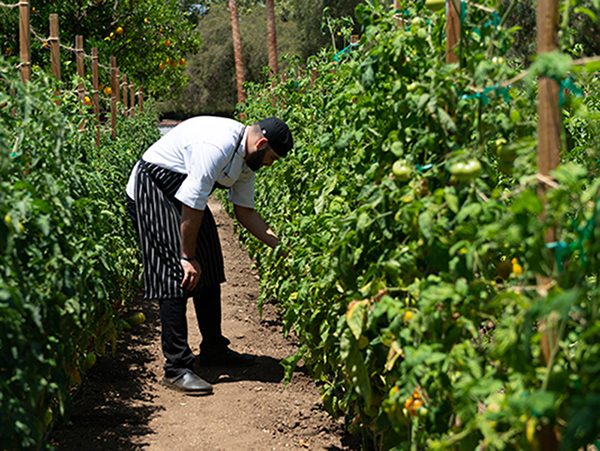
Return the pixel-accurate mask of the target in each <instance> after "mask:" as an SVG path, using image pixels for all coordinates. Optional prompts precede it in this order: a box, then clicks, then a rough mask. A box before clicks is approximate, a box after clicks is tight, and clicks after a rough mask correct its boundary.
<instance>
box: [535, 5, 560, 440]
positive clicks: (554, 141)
mask: <svg viewBox="0 0 600 451" xmlns="http://www.w3.org/2000/svg"><path fill="white" fill-rule="evenodd" d="M537 33H538V35H537V38H538V41H537V44H538V54H541V53H546V52H552V51H553V50H557V49H558V0H538V6H537ZM559 89H560V87H559V85H558V83H557V82H556V81H555V80H553V79H551V78H549V77H545V76H542V77H540V79H539V81H538V96H539V99H538V155H537V157H538V171H539V173H540V174H541V175H545V176H547V175H549V174H550V171H552V170H553V169H555V168H556V167H557V166H558V164H559V162H560V108H559V106H558V102H559ZM547 189H548V187H547V186H546V185H544V184H540V185H539V186H538V195H539V196H540V197H541V199H542V202H543V203H544V210H545V209H546V206H545V205H546V199H545V197H546V191H547ZM542 217H545V212H544V213H542ZM555 240H556V230H555V229H554V228H551V229H549V230H548V231H547V232H546V235H545V236H544V241H545V242H546V243H549V242H553V241H555ZM548 282H549V280H548V279H547V278H542V277H539V278H538V285H539V286H540V287H541V288H540V291H541V293H540V294H541V295H542V296H545V295H546V293H545V287H546V286H547V284H548ZM539 328H540V331H541V332H542V340H541V348H542V354H543V355H544V359H545V361H546V364H547V363H548V362H549V361H550V359H551V354H552V352H553V349H554V348H555V347H556V346H557V345H558V344H557V343H556V338H557V337H556V333H555V332H554V330H553V329H550V330H549V326H548V322H547V321H546V319H542V320H541V321H540V324H539ZM550 336H552V337H553V339H552V342H550ZM539 441H540V449H543V450H545V451H546V450H547V451H555V450H558V449H559V443H558V439H557V436H556V433H555V431H554V429H553V427H552V426H551V425H545V426H542V428H541V430H540V433H539Z"/></svg>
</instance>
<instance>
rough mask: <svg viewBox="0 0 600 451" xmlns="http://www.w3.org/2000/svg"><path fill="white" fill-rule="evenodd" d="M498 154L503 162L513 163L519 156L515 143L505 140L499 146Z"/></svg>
mask: <svg viewBox="0 0 600 451" xmlns="http://www.w3.org/2000/svg"><path fill="white" fill-rule="evenodd" d="M503 141H504V140H503ZM496 142H498V141H496ZM496 154H497V155H498V158H499V159H500V161H502V162H503V163H512V162H513V161H515V158H517V149H516V147H515V146H514V145H510V144H506V142H505V143H503V144H501V145H500V146H498V147H497V150H496Z"/></svg>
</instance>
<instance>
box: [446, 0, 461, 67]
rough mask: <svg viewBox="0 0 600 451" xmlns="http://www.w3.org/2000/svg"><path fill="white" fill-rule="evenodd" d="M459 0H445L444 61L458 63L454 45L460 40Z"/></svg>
mask: <svg viewBox="0 0 600 451" xmlns="http://www.w3.org/2000/svg"><path fill="white" fill-rule="evenodd" d="M460 3H461V2H460V0H446V15H447V17H446V62H447V63H449V64H450V63H458V56H456V51H455V47H456V46H457V45H458V43H459V42H460Z"/></svg>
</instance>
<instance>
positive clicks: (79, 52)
mask: <svg viewBox="0 0 600 451" xmlns="http://www.w3.org/2000/svg"><path fill="white" fill-rule="evenodd" d="M75 55H76V59H77V75H78V76H79V78H80V79H81V81H80V82H79V85H78V86H77V93H78V95H79V101H80V102H81V103H82V104H84V103H85V88H84V86H83V77H84V68H83V36H75ZM84 129H85V120H82V121H81V122H80V123H79V131H83V130H84Z"/></svg>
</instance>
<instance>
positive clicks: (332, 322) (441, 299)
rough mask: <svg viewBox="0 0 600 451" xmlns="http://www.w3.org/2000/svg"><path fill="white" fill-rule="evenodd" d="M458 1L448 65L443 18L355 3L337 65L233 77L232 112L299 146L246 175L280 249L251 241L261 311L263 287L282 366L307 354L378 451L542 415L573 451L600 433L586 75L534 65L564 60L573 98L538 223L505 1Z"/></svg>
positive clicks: (523, 94) (496, 433) (520, 439)
mask: <svg viewBox="0 0 600 451" xmlns="http://www.w3.org/2000/svg"><path fill="white" fill-rule="evenodd" d="M415 3H416V4H415ZM463 5H464V4H463ZM489 6H491V7H498V5H497V4H494V5H489ZM465 8H466V10H465V16H464V18H463V23H462V26H463V33H462V40H461V45H460V48H458V49H457V52H458V56H459V63H458V64H447V63H446V60H445V54H446V48H445V41H444V32H445V20H444V17H443V15H442V14H441V13H431V12H429V11H428V10H427V9H425V8H422V7H420V6H419V2H401V8H400V13H401V14H400V18H401V19H402V20H401V26H398V25H397V24H398V23H399V21H398V20H397V19H398V16H396V17H395V18H394V17H392V14H391V13H390V11H389V9H388V8H387V7H386V6H385V5H383V4H381V3H379V2H365V4H363V5H360V6H359V7H358V9H357V17H358V18H359V19H360V20H361V26H362V35H361V40H360V44H359V46H358V47H356V48H354V49H353V50H352V51H351V52H349V53H348V54H346V55H345V56H344V58H343V60H341V61H339V62H338V61H337V60H336V59H334V58H333V55H331V54H329V53H327V52H322V53H321V54H320V55H318V56H317V57H315V58H312V59H310V60H309V61H308V62H307V64H306V68H304V67H300V66H298V67H295V68H294V67H291V68H290V72H289V74H288V77H287V78H286V81H285V82H283V83H281V84H279V85H278V86H276V87H275V89H273V90H272V91H270V90H269V87H265V86H261V85H254V84H248V85H247V88H248V100H247V103H246V104H245V105H243V106H240V112H244V113H245V114H246V115H247V117H248V121H249V122H252V121H254V120H258V119H260V118H261V117H264V116H268V115H271V114H276V115H278V116H281V117H283V118H284V119H286V120H287V122H288V123H289V124H290V125H291V127H292V128H293V132H294V135H295V141H296V146H295V149H294V152H293V155H291V156H289V157H288V158H286V159H283V160H282V161H279V162H277V163H276V164H275V165H274V166H273V167H272V168H270V170H269V171H265V172H264V173H262V174H259V175H258V176H257V179H258V180H257V187H258V188H257V197H258V199H257V208H259V209H260V211H261V214H263V215H264V216H265V217H266V218H267V220H268V221H269V223H271V224H273V225H274V227H275V229H276V230H277V231H278V233H279V234H280V235H281V236H282V237H283V243H282V246H284V247H288V248H289V249H291V252H289V253H288V257H287V258H285V259H279V258H278V257H277V255H278V254H277V253H276V252H275V253H274V252H270V251H268V250H265V249H264V248H262V247H260V246H258V245H257V244H256V243H255V242H253V241H248V246H249V250H250V252H251V254H252V255H253V256H254V257H255V259H256V261H257V264H258V266H259V268H260V270H261V285H262V289H263V292H262V294H261V299H260V300H259V307H260V303H261V302H264V300H265V299H266V298H267V297H268V296H273V297H275V298H276V299H277V300H278V303H279V306H280V308H281V312H282V317H283V320H284V325H285V329H286V330H287V331H289V330H291V329H293V330H294V331H295V333H296V334H297V336H298V337H299V338H300V340H301V343H302V347H301V348H300V350H299V352H298V353H297V354H296V355H294V356H290V357H289V358H288V359H286V361H285V362H284V364H285V366H286V368H287V370H288V375H289V374H291V373H290V371H291V370H292V369H293V367H294V366H295V364H296V363H297V362H298V361H299V360H300V359H301V358H302V359H304V361H305V363H306V365H307V366H308V367H309V368H310V370H311V372H312V374H313V376H314V377H315V379H316V380H317V381H319V382H320V383H321V384H322V388H323V401H324V405H325V407H326V408H327V409H328V411H329V412H330V413H331V414H332V415H336V416H337V415H340V414H342V415H344V416H345V417H346V419H347V421H348V424H349V425H351V426H352V428H354V429H356V428H358V429H360V430H361V431H362V433H363V434H364V437H365V440H366V441H367V442H369V441H370V442H372V443H374V444H376V446H379V447H381V448H382V449H392V448H394V449H477V448H478V447H482V446H484V447H486V449H532V447H533V446H534V445H532V443H534V440H532V438H535V435H536V431H538V430H539V428H540V427H542V426H543V425H551V426H552V427H554V428H556V429H557V430H558V431H560V433H561V437H562V441H563V446H564V447H565V449H576V448H577V447H578V446H583V445H585V444H587V443H591V442H593V440H595V439H596V437H595V434H596V431H597V430H598V428H599V426H600V423H599V422H600V416H599V413H598V410H597V405H598V404H597V403H598V400H599V399H600V387H599V386H598V382H597V381H598V380H599V379H598V376H600V374H599V370H598V368H600V366H598V362H599V360H598V357H597V353H595V350H597V349H598V346H600V342H599V334H598V333H597V322H598V308H597V296H598V285H597V280H598V272H599V271H600V266H599V265H598V259H597V255H598V247H597V246H598V244H597V243H598V240H600V235H598V231H597V230H598V229H597V224H599V222H597V221H600V217H598V216H597V215H598V213H597V212H598V209H599V208H600V203H599V201H598V190H599V188H600V182H599V181H598V178H597V171H598V164H597V160H598V156H599V150H600V146H599V145H598V141H597V135H595V133H594V130H597V127H598V124H599V123H598V121H597V117H598V116H597V112H598V110H599V108H598V107H599V105H598V102H597V100H596V99H597V96H596V92H597V85H595V84H594V80H596V77H595V75H594V72H593V71H594V70H595V68H594V67H592V66H591V65H590V66H587V67H581V68H577V67H574V66H572V65H571V62H570V59H568V58H567V59H566V60H565V58H563V57H557V58H555V59H551V58H549V59H547V60H541V61H539V62H538V63H536V64H538V66H537V67H538V69H535V68H534V69H532V73H534V72H535V71H536V70H537V71H538V72H537V73H538V74H539V73H553V74H555V75H554V76H555V77H556V78H558V79H559V80H560V79H566V78H565V77H566V76H567V72H568V71H571V72H572V74H573V76H574V77H577V83H578V86H579V88H578V89H580V90H581V91H582V92H583V93H584V95H583V96H582V97H581V98H579V97H575V96H569V97H568V98H567V99H566V100H565V109H564V114H563V123H564V126H565V129H566V130H568V131H569V139H570V140H571V141H570V143H569V145H570V147H569V151H568V152H565V153H564V155H563V156H562V158H563V160H562V162H563V164H562V165H561V166H560V167H559V168H558V169H557V170H556V171H555V172H554V173H553V177H554V178H555V180H556V183H554V184H552V186H551V187H550V188H549V190H548V191H547V193H546V197H545V200H546V201H547V202H548V207H547V209H546V215H545V216H543V215H541V214H542V212H543V211H544V207H543V202H542V199H541V198H540V197H539V194H538V188H537V184H538V181H537V177H536V172H537V169H536V163H537V160H536V140H535V139H534V138H532V137H535V136H536V133H537V126H536V107H537V101H536V98H535V89H533V88H534V81H533V77H530V79H531V81H528V84H525V85H522V84H521V85H519V84H512V85H508V84H506V83H505V82H506V81H507V80H509V79H511V78H512V77H514V76H515V75H516V74H517V72H518V71H520V70H522V68H521V66H520V63H519V62H518V61H512V60H510V59H509V58H508V57H507V56H506V52H507V51H508V49H509V48H510V45H511V43H512V38H511V36H512V34H511V33H512V32H513V31H514V30H508V29H505V28H503V27H502V24H501V22H500V16H501V15H502V13H503V12H504V11H502V10H498V11H496V12H495V13H490V12H488V11H484V10H482V9H479V8H476V7H471V6H468V5H465ZM312 70H315V71H316V74H317V78H316V80H315V81H314V82H313V81H311V77H310V71H312ZM539 71H541V72H539ZM530 79H528V80H530ZM503 83H504V84H505V85H506V86H504V84H503ZM273 97H274V98H275V104H273V102H272V99H273ZM584 149H586V150H585V151H584ZM398 161H400V163H398ZM404 162H406V163H404ZM409 162H410V167H411V168H412V171H411V173H410V177H408V178H406V172H408V171H405V170H404V169H406V168H407V167H408V164H409ZM394 165H396V172H399V169H400V168H401V167H402V168H403V171H402V173H401V177H402V178H403V179H406V180H402V183H397V182H396V181H395V180H394V178H393V177H390V174H394V172H395V171H394ZM340 198H341V199H344V200H345V204H344V206H343V207H342V206H340V203H339V199H340ZM332 204H335V206H333V207H330V206H331V205H332ZM596 218H598V219H596ZM551 228H552V229H555V230H556V236H557V238H556V241H555V242H553V243H549V244H546V243H545V241H544V234H545V233H546V232H547V231H548V230H549V229H551ZM243 236H244V235H243ZM503 262H505V263H503ZM540 280H552V283H551V284H550V285H548V286H541V285H540V282H539V281H540ZM541 324H545V325H547V327H548V329H547V330H549V331H551V334H554V335H551V336H553V337H556V341H554V345H553V346H554V349H555V351H554V353H553V354H552V356H551V358H550V360H548V361H546V359H545V358H544V356H543V352H542V345H541V342H542V337H543V334H542V330H541V327H540V325H541ZM544 327H546V326H544ZM415 390H417V392H418V393H419V395H420V396H421V399H420V400H419V402H418V403H417V405H416V407H415V409H413V410H414V412H412V413H411V412H410V411H409V410H408V409H407V408H406V406H405V403H406V402H407V400H409V399H410V398H411V396H412V397H413V401H414V396H413V394H414V392H415ZM412 404H413V403H410V405H412ZM410 405H409V407H410ZM404 410H406V412H404ZM415 413H416V415H414V414H415Z"/></svg>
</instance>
